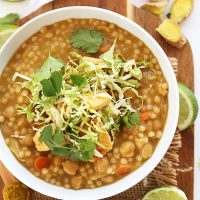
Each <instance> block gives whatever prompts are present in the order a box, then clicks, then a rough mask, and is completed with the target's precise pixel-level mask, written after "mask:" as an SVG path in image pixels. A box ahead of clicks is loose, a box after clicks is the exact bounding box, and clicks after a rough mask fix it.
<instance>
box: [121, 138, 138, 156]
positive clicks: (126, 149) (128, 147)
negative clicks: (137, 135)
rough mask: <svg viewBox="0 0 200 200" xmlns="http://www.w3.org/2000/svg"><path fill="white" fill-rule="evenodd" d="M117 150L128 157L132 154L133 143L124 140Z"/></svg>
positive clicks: (133, 149)
mask: <svg viewBox="0 0 200 200" xmlns="http://www.w3.org/2000/svg"><path fill="white" fill-rule="evenodd" d="M119 150H120V153H121V155H122V156H124V157H126V158H130V157H132V156H133V155H134V151H135V145H134V143H133V142H131V141H126V142H123V143H122V144H121V145H120V148H119Z"/></svg>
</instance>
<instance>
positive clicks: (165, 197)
mask: <svg viewBox="0 0 200 200" xmlns="http://www.w3.org/2000/svg"><path fill="white" fill-rule="evenodd" d="M142 200H187V197H186V195H185V193H184V192H183V191H181V190H179V189H178V188H176V187H171V186H165V187H160V188H156V189H154V190H151V191H149V192H148V193H147V194H146V195H145V196H144V197H143V198H142Z"/></svg>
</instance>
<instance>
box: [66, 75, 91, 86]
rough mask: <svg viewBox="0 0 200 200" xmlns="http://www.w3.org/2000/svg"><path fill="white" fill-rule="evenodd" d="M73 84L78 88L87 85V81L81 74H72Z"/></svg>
mask: <svg viewBox="0 0 200 200" xmlns="http://www.w3.org/2000/svg"><path fill="white" fill-rule="evenodd" d="M70 77H71V79H72V82H73V84H74V85H76V86H79V87H80V86H85V85H87V79H86V78H84V77H83V76H81V75H79V74H71V75H70Z"/></svg>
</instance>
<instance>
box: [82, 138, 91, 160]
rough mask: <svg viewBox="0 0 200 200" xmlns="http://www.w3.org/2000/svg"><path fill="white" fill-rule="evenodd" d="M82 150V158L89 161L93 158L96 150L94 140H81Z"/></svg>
mask: <svg viewBox="0 0 200 200" xmlns="http://www.w3.org/2000/svg"><path fill="white" fill-rule="evenodd" d="M79 145H80V151H81V152H82V160H83V161H89V160H91V159H92V157H93V155H94V150H95V144H94V142H93V141H92V140H80V142H79Z"/></svg>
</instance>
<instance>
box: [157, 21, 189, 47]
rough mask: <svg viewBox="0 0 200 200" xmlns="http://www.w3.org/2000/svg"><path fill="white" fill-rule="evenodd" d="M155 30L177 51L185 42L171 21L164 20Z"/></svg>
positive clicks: (178, 28)
mask: <svg viewBox="0 0 200 200" xmlns="http://www.w3.org/2000/svg"><path fill="white" fill-rule="evenodd" d="M156 30H157V31H158V33H159V34H160V35H161V36H162V37H163V38H164V39H165V40H166V41H167V42H168V43H170V44H171V45H173V46H175V47H177V48H179V49H181V48H182V47H183V46H184V44H185V43H186V42H187V40H186V38H185V37H184V35H183V34H182V32H181V29H180V26H179V25H178V24H177V23H176V22H174V21H173V20H171V19H166V20H164V21H163V22H162V24H160V26H159V27H158V28H157V29H156Z"/></svg>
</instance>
